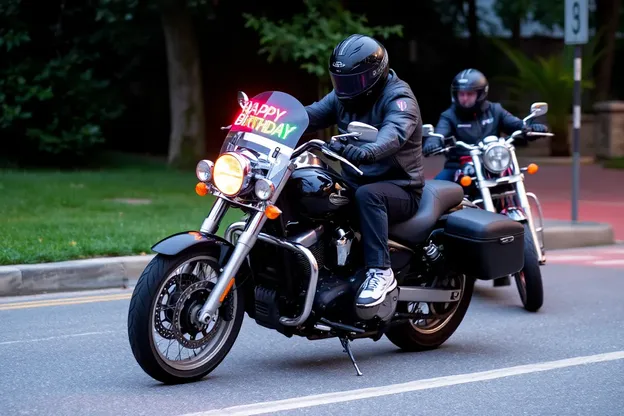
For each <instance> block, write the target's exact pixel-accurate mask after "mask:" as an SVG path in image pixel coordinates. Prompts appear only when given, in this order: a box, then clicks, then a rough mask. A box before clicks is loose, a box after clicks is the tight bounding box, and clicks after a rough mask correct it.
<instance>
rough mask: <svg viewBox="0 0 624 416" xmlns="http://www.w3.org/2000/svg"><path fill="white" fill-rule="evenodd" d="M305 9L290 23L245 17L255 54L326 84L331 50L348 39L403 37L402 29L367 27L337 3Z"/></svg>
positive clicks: (316, 2)
mask: <svg viewBox="0 0 624 416" xmlns="http://www.w3.org/2000/svg"><path fill="white" fill-rule="evenodd" d="M305 6H306V10H305V11H304V12H303V13H299V14H296V15H295V16H293V17H292V18H291V19H289V21H283V20H280V21H277V22H275V21H272V20H269V19H268V18H266V17H259V18H258V17H255V16H253V15H251V14H244V17H245V19H246V25H245V27H248V28H252V29H253V30H255V31H256V32H258V34H259V35H260V45H261V48H260V49H259V51H258V53H260V54H265V55H267V60H268V62H273V61H275V60H281V61H284V62H288V61H294V62H299V63H300V67H301V69H303V70H305V71H307V72H308V73H309V74H312V75H314V76H316V77H317V78H318V79H319V80H320V81H321V82H322V83H327V77H328V67H327V62H328V59H329V56H330V55H331V53H332V51H333V49H334V47H335V46H336V45H337V44H338V43H339V42H340V41H341V40H343V39H344V38H346V37H347V36H349V35H351V34H354V33H360V34H364V35H369V36H374V37H378V38H380V39H388V38H389V37H390V36H392V35H398V36H403V27H402V26H401V25H394V26H385V27H382V26H373V27H371V26H368V25H367V18H366V16H362V15H360V16H357V17H356V16H353V14H352V13H351V12H350V11H348V10H345V9H344V8H343V7H342V5H341V4H340V2H339V1H336V0H325V1H323V0H306V1H305Z"/></svg>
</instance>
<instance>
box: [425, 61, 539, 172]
mask: <svg viewBox="0 0 624 416" xmlns="http://www.w3.org/2000/svg"><path fill="white" fill-rule="evenodd" d="M488 89H489V84H488V80H487V79H486V78H485V75H483V73H481V72H480V71H478V70H476V69H465V70H463V71H461V72H460V73H459V74H457V75H456V76H455V78H454V79H453V83H452V84H451V100H452V104H451V107H450V108H448V109H447V110H446V111H445V112H443V113H442V115H441V116H440V120H439V121H438V125H437V126H436V127H435V132H436V133H437V134H442V135H444V137H449V136H455V139H457V140H458V141H462V142H464V143H468V144H477V143H479V141H481V140H482V139H483V138H485V137H487V136H490V135H495V136H498V135H499V133H500V132H503V133H505V134H507V135H510V134H512V133H513V132H514V131H516V130H522V129H525V126H524V124H523V122H522V120H521V119H519V118H518V117H515V116H514V115H512V114H511V113H509V111H507V110H505V109H504V108H503V106H502V105H501V104H499V103H493V102H490V101H487V100H486V98H487V94H488ZM526 130H527V131H535V132H546V131H548V129H547V128H546V126H545V125H543V124H531V125H529V126H526ZM520 137H523V136H519V138H520ZM526 139H527V140H533V139H534V137H532V136H526ZM442 147H443V143H442V139H440V138H439V137H434V136H430V137H428V138H426V139H425V141H424V146H423V153H424V154H425V155H428V154H430V153H434V152H436V151H438V150H441V149H442ZM468 155H470V151H469V150H467V149H464V148H463V147H455V148H452V149H450V150H449V151H448V152H447V153H446V163H445V164H444V169H442V171H441V172H440V173H438V175H437V176H436V177H435V179H442V180H447V181H452V180H454V176H455V171H456V170H457V169H458V168H459V159H460V157H461V156H468Z"/></svg>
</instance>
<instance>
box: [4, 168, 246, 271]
mask: <svg viewBox="0 0 624 416" xmlns="http://www.w3.org/2000/svg"><path fill="white" fill-rule="evenodd" d="M133 164H134V166H133ZM108 166H109V167H108V168H107V169H106V170H91V171H79V172H55V171H16V170H0V238H1V240H0V264H4V265H6V264H22V263H41V262H50V261H61V260H70V259H80V258H89V257H101V256H118V255H131V254H141V253H148V254H149V253H151V250H150V247H151V246H152V245H153V244H154V243H156V242H157V241H159V240H160V239H162V238H164V237H166V236H168V235H170V234H173V233H176V232H179V231H186V230H197V229H199V227H200V225H201V223H202V221H203V220H204V218H205V217H206V215H207V214H208V212H209V210H210V208H211V206H212V202H213V198H212V197H211V196H209V195H208V196H205V197H200V196H198V195H197V194H196V193H195V184H196V183H197V179H196V178H195V173H194V172H193V171H186V172H181V171H176V170H169V169H166V168H164V167H163V165H162V163H160V162H158V161H154V160H143V161H141V162H140V164H139V165H137V164H136V161H133V160H132V159H129V160H124V159H122V158H116V159H115V163H111V164H109V165H108ZM111 166H112V167H111ZM114 198H135V199H149V200H150V201H151V203H150V204H147V205H140V204H136V205H131V204H127V203H124V202H116V201H113V199H114ZM241 216H242V212H241V211H240V210H230V211H228V215H227V216H226V218H225V220H224V221H225V222H224V225H225V223H230V222H232V221H236V220H237V219H239V218H240V217H241ZM224 225H222V226H221V227H220V228H219V234H220V235H222V233H223V231H224V228H225V226H224Z"/></svg>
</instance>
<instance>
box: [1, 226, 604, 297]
mask: <svg viewBox="0 0 624 416" xmlns="http://www.w3.org/2000/svg"><path fill="white" fill-rule="evenodd" d="M544 243H545V244H544V245H545V246H546V250H557V249H565V248H575V247H589V246H602V245H610V244H615V237H614V233H613V229H612V228H611V226H610V225H608V224H601V223H591V222H582V223H576V224H574V223H571V222H569V221H557V220H546V222H545V224H544ZM152 258H154V255H147V256H125V257H103V258H94V259H88V260H72V261H63V262H58V263H42V264H21V265H20V264H18V265H14V266H0V296H21V295H35V294H42V293H51V292H64V291H67V292H69V291H77V290H94V289H110V288H125V287H128V284H129V282H134V281H136V279H138V278H139V276H140V275H141V273H142V272H143V269H145V266H147V264H148V263H149V262H150V261H151V260H152Z"/></svg>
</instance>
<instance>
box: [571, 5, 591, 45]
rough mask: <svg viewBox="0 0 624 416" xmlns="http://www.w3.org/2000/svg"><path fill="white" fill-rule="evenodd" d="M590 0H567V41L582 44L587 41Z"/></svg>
mask: <svg viewBox="0 0 624 416" xmlns="http://www.w3.org/2000/svg"><path fill="white" fill-rule="evenodd" d="M587 3H588V0H566V2H565V43H566V44H567V45H580V44H584V43H587V32H588V26H589V24H588V23H589V22H588V17H589V14H588V4H587Z"/></svg>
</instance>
